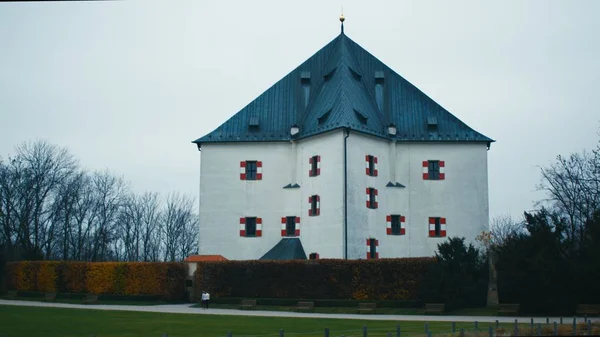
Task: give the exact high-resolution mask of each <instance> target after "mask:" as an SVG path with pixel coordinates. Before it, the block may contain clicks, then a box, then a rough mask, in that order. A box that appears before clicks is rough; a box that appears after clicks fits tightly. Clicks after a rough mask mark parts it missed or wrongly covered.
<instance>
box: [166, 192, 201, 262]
mask: <svg viewBox="0 0 600 337" xmlns="http://www.w3.org/2000/svg"><path fill="white" fill-rule="evenodd" d="M166 203H167V204H166V208H165V211H164V213H163V233H164V234H163V235H164V236H163V240H164V241H163V242H164V249H165V251H164V253H165V255H164V260H165V261H176V260H181V259H183V257H184V254H186V253H182V252H183V251H186V250H187V251H188V252H189V250H191V246H190V244H188V243H186V241H187V240H190V241H191V242H192V244H193V242H194V241H195V240H196V237H195V236H194V237H192V238H190V237H189V235H194V233H187V232H186V231H189V230H190V229H191V228H192V227H193V226H194V224H196V217H195V216H194V214H193V211H192V210H193V207H194V199H193V198H190V197H188V196H185V195H182V194H179V193H177V192H174V193H171V194H169V195H168V196H167V199H166ZM196 230H197V229H196ZM182 246H185V247H182Z"/></svg>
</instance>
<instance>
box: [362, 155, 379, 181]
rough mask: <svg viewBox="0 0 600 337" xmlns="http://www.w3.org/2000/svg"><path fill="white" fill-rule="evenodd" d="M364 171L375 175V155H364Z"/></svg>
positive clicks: (369, 174) (372, 175)
mask: <svg viewBox="0 0 600 337" xmlns="http://www.w3.org/2000/svg"><path fill="white" fill-rule="evenodd" d="M365 173H366V174H367V175H368V176H371V177H377V174H378V171H377V157H375V156H372V155H370V154H368V155H366V156H365Z"/></svg>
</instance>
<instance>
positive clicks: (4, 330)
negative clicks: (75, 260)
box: [0, 305, 511, 337]
mask: <svg viewBox="0 0 600 337" xmlns="http://www.w3.org/2000/svg"><path fill="white" fill-rule="evenodd" d="M198 310H200V309H198ZM433 320H435V317H432V322H430V323H429V329H430V330H431V331H432V332H433V333H442V332H446V333H449V332H450V330H451V323H446V322H433ZM398 323H399V324H400V326H401V329H402V332H403V335H404V336H413V335H423V332H424V322H396V321H366V320H342V319H326V318H279V317H249V316H222V315H208V314H202V315H195V314H164V313H147V312H127V311H107V310H90V309H64V308H47V307H19V306H7V305H0V336H2V337H5V336H6V337H8V336H10V337H12V336H35V337H55V336H56V337H58V336H60V337H88V336H92V335H95V336H96V337H108V336H111V337H113V336H114V337H130V336H144V337H153V336H156V337H161V336H162V334H163V333H168V335H169V337H196V336H197V337H213V336H214V337H224V336H226V334H227V332H228V331H231V332H232V333H233V336H234V337H240V336H246V337H250V336H253V337H260V336H265V337H267V336H273V337H276V336H278V331H279V329H284V331H285V336H295V337H322V336H323V330H324V328H325V327H327V328H329V329H330V336H340V335H342V334H343V335H345V336H347V337H357V336H362V327H363V325H367V326H368V330H369V337H383V336H386V333H387V332H394V331H395V326H396V324H398ZM507 326H511V325H507ZM461 327H462V328H465V329H468V330H472V329H473V323H457V324H456V328H457V330H458V329H460V328H461ZM480 329H482V330H484V329H485V330H487V324H486V325H484V324H480Z"/></svg>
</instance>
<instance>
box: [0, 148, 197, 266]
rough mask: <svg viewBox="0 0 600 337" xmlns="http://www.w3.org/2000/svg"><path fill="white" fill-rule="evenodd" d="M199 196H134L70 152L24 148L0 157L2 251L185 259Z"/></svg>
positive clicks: (27, 255)
mask: <svg viewBox="0 0 600 337" xmlns="http://www.w3.org/2000/svg"><path fill="white" fill-rule="evenodd" d="M193 209H194V199H193V198H191V197H189V196H186V195H182V194H179V193H176V192H175V193H171V194H169V195H168V196H167V197H166V198H165V200H164V204H163V203H161V202H160V198H159V195H158V194H156V193H150V192H146V193H144V194H143V195H138V194H134V193H131V192H130V191H129V188H128V186H127V184H126V183H125V182H124V180H123V178H121V177H117V176H115V175H114V174H112V173H110V172H107V171H104V172H94V173H88V172H86V171H83V170H81V169H80V168H79V166H78V163H77V161H76V160H75V159H74V157H73V156H72V155H71V154H70V153H69V152H68V151H67V150H66V149H64V148H59V147H57V146H55V145H50V144H48V143H46V142H41V141H38V142H32V143H24V144H22V145H19V146H17V147H16V154H15V156H14V157H9V158H8V160H7V161H6V162H5V161H3V160H2V158H0V246H2V247H3V249H4V251H6V252H10V254H11V256H13V257H11V259H12V258H14V257H16V256H18V257H16V258H23V259H44V258H45V259H49V258H52V259H64V260H67V259H70V260H83V261H106V260H117V261H120V260H126V261H159V260H169V261H176V260H181V259H183V258H184V257H185V256H187V255H188V254H190V253H192V252H194V251H195V250H196V243H197V235H198V218H197V216H196V214H195V213H194V211H193Z"/></svg>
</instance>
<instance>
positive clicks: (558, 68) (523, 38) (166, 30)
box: [0, 0, 600, 218]
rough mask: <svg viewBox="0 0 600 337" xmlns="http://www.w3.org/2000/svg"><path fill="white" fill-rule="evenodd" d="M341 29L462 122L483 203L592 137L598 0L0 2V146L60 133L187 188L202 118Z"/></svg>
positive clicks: (523, 186)
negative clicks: (480, 150) (485, 182)
mask: <svg viewBox="0 0 600 337" xmlns="http://www.w3.org/2000/svg"><path fill="white" fill-rule="evenodd" d="M342 7H343V12H344V15H345V17H346V22H345V24H344V32H345V34H346V35H348V36H349V37H350V38H351V39H353V40H354V41H355V42H357V43H358V44H359V45H361V46H362V47H363V48H365V49H366V50H367V51H369V52H370V53H371V54H373V55H375V56H376V57H378V58H379V59H380V60H381V61H383V62H384V63H385V64H387V65H388V66H389V67H390V68H392V69H393V70H395V71H396V72H397V73H399V74H400V75H402V76H403V77H404V78H405V79H407V80H408V81H409V82H411V83H412V84H414V85H415V86H417V87H418V88H419V89H421V90H422V91H423V92H425V93H426V94H427V95H428V96H429V97H431V98H432V99H433V100H435V101H436V102H438V103H439V104H440V105H442V106H443V107H444V108H446V109H447V110H448V111H450V112H452V113H453V114H454V115H455V116H457V117H458V118H459V119H461V120H462V121H463V122H465V123H466V124H467V125H469V126H470V127H472V128H473V129H475V130H477V131H479V132H480V133H483V134H484V135H486V136H488V137H490V138H492V139H495V140H496V142H495V143H493V144H492V146H491V149H490V151H489V152H488V165H489V189H490V216H491V217H492V218H494V217H496V216H499V215H502V214H508V215H511V216H513V217H520V216H521V215H522V213H523V211H530V210H533V209H535V205H534V202H535V201H537V200H541V199H543V198H544V194H543V193H542V192H540V191H538V190H537V188H536V186H537V185H538V184H539V183H540V166H547V165H549V164H551V163H552V162H554V160H555V158H556V156H557V155H559V154H562V155H568V154H570V153H573V152H580V151H582V150H584V149H587V150H591V149H593V148H595V146H596V145H597V144H598V140H599V138H600V136H599V135H598V131H599V130H600V111H599V109H598V107H597V105H596V98H597V97H598V93H599V92H600V91H599V88H600V62H598V60H600V20H598V19H597V18H598V15H600V1H594V0H580V1H554V0H528V1H522V0H505V1H480V0H472V1H471V0H470V1H467V0H457V1H443V0H429V1H404V0H402V1H398V0H396V1H368V2H367V1H364V0H362V1H350V0H344V1H319V0H305V1H295V2H292V1H275V0H273V1H266V0H264V1H263V0H261V1H197V0H194V1H192V0H189V1H183V0H181V1H166V0H165V1H153V0H144V1H134V0H132V1H98V2H87V1H86V2H55V3H54V2H53V3H40V2H31V3H14V2H13V3H0V157H3V158H6V157H7V156H8V155H10V154H11V153H14V147H15V146H16V145H18V144H20V143H23V142H26V141H35V140H45V141H48V142H50V143H52V144H56V145H58V146H62V147H67V148H69V150H70V151H71V153H72V154H73V155H75V156H76V157H77V158H79V160H80V163H81V165H82V166H83V167H84V168H86V169H89V170H105V169H106V170H110V171H111V172H113V173H115V174H117V175H121V176H123V177H124V178H125V180H127V181H129V182H130V183H131V187H132V189H133V190H135V191H138V192H144V191H156V192H160V193H163V194H166V193H169V192H171V191H179V192H182V193H186V194H189V195H192V196H194V197H197V196H198V188H199V187H198V186H199V161H200V153H199V152H198V150H197V149H196V146H195V145H194V144H192V143H191V141H192V140H194V139H197V138H199V137H201V136H203V135H205V134H207V133H209V132H210V131H212V130H214V129H215V128H216V127H218V126H219V125H220V124H222V123H223V122H225V121H226V120H227V119H228V118H229V117H231V116H232V115H234V114H235V113H236V112H237V111H239V110H240V109H241V108H243V107H244V106H245V105H246V104H248V103H249V102H251V101H252V100H253V99H255V98H256V97H257V96H259V95H260V94H261V93H262V92H264V91H265V90H266V89H268V88H269V87H270V86H271V85H273V84H274V83H275V82H277V81H278V80H279V79H281V78H282V77H284V76H285V75H286V74H287V73H288V72H290V71H291V70H293V69H294V68H296V67H297V66H298V65H300V64H301V63H302V62H303V61H304V60H306V59H307V58H309V57H310V56H311V55H313V54H314V53H315V52H316V51H318V50H319V49H320V48H322V47H323V46H325V45H326V44H327V43H328V42H329V41H331V40H333V39H334V38H335V37H336V36H337V35H338V34H339V33H340V23H339V21H338V17H339V15H340V12H341V9H342Z"/></svg>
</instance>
